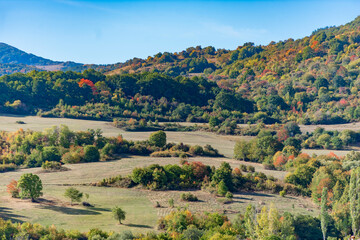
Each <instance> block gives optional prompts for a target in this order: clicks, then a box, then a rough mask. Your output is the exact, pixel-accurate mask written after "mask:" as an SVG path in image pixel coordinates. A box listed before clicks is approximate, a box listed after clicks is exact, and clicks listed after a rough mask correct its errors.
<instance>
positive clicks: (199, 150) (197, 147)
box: [189, 145, 204, 156]
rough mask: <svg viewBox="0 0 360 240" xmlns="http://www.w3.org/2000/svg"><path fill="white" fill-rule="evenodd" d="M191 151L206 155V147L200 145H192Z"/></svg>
mask: <svg viewBox="0 0 360 240" xmlns="http://www.w3.org/2000/svg"><path fill="white" fill-rule="evenodd" d="M189 152H190V153H191V154H192V155H195V156H201V155H204V149H203V148H202V147H201V146H199V145H195V146H191V147H190V150H189Z"/></svg>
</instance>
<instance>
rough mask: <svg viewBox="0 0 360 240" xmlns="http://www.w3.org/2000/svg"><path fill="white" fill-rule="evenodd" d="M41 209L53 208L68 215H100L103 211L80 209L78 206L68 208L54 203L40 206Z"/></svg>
mask: <svg viewBox="0 0 360 240" xmlns="http://www.w3.org/2000/svg"><path fill="white" fill-rule="evenodd" d="M39 208H41V209H46V210H52V211H55V212H61V213H64V214H68V215H100V214H101V213H99V212H97V211H94V210H89V209H78V208H68V207H59V206H52V205H45V206H40V207H39Z"/></svg>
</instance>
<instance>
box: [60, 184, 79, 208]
mask: <svg viewBox="0 0 360 240" xmlns="http://www.w3.org/2000/svg"><path fill="white" fill-rule="evenodd" d="M64 196H65V197H67V198H70V204H71V205H72V203H73V202H80V201H81V199H82V197H83V193H82V192H80V191H79V190H77V189H76V188H73V187H69V188H67V189H66V190H65V194H64Z"/></svg>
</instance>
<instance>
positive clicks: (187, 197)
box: [180, 193, 198, 202]
mask: <svg viewBox="0 0 360 240" xmlns="http://www.w3.org/2000/svg"><path fill="white" fill-rule="evenodd" d="M180 198H181V200H183V201H187V202H196V201H198V198H197V197H196V196H195V195H194V194H191V193H183V194H181V197H180Z"/></svg>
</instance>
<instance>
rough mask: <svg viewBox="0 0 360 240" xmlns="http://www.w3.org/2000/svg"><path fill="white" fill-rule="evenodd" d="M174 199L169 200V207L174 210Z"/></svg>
mask: <svg viewBox="0 0 360 240" xmlns="http://www.w3.org/2000/svg"><path fill="white" fill-rule="evenodd" d="M174 205H175V204H174V199H173V198H170V199H169V206H170V207H171V208H173V207H174Z"/></svg>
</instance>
